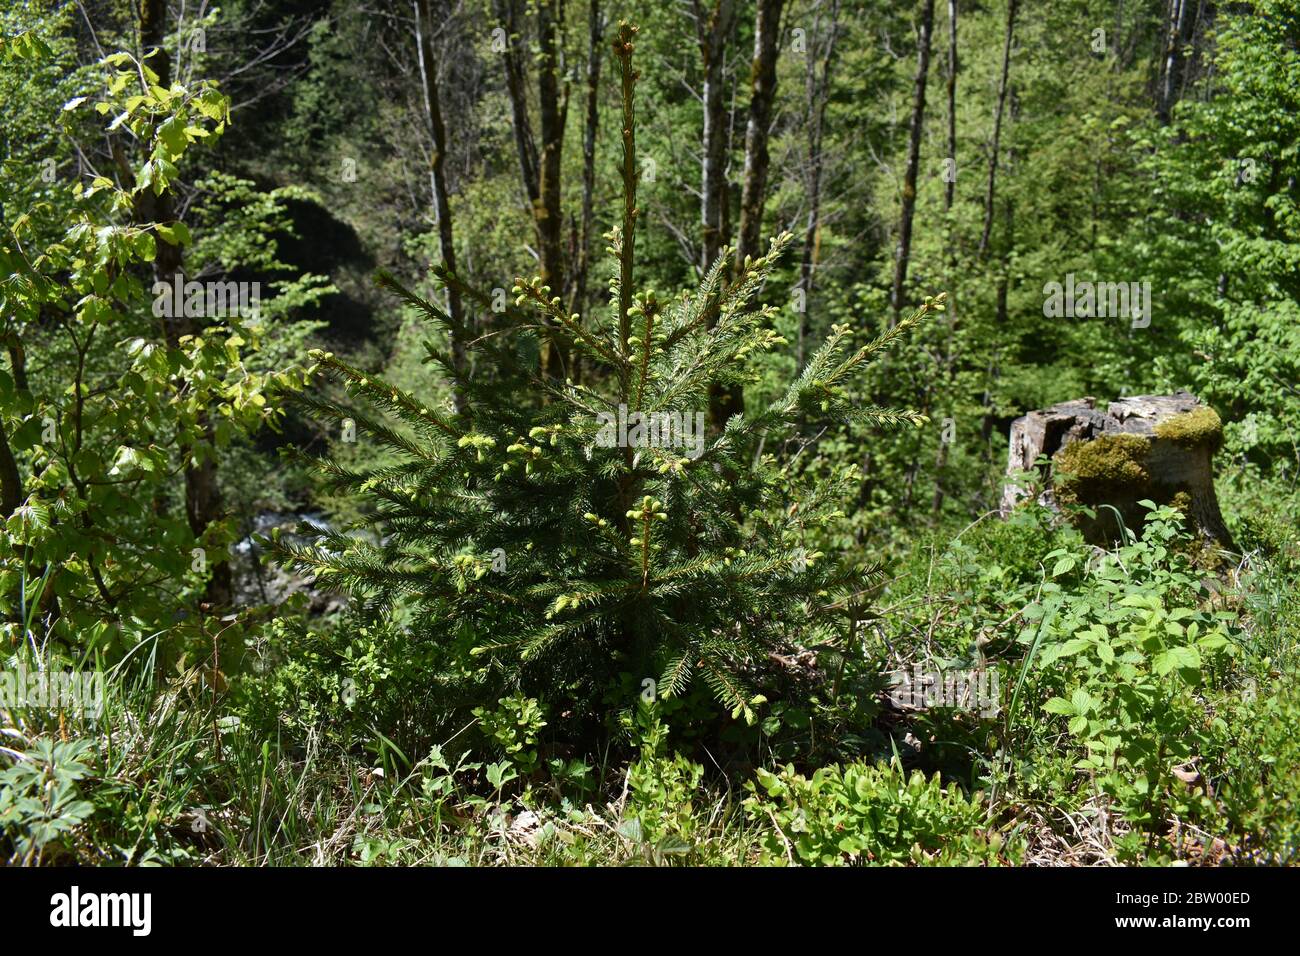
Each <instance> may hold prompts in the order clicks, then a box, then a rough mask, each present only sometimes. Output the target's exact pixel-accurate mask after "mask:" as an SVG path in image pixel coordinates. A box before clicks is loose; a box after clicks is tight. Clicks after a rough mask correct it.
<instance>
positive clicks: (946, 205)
mask: <svg viewBox="0 0 1300 956" xmlns="http://www.w3.org/2000/svg"><path fill="white" fill-rule="evenodd" d="M957 67H958V60H957V0H948V160H949V161H950V162H951V163H952V168H951V170H950V172H951V175H950V176H949V177H948V182H947V183H946V184H945V185H946V188H945V190H944V194H943V211H944V212H945V213H949V214H950V213H951V212H952V204H953V200H954V199H955V198H956V192H957ZM956 249H957V244H956V242H954V241H953V236H952V221H951V217H950V218H949V222H948V264H949V269H948V280H949V283H951V280H952V277H953V276H954V275H956V271H957V269H956V266H957V251H956ZM947 291H948V308H947V309H946V310H945V324H946V325H947V341H946V343H945V348H944V359H943V361H944V365H943V380H944V382H945V383H947V384H948V385H949V386H951V383H952V373H953V367H954V363H955V362H956V360H957V356H956V355H955V354H954V351H953V350H954V346H955V344H956V343H955V340H956V330H957V307H956V302H955V299H956V297H955V296H954V295H953V290H952V289H948V290H947ZM947 391H951V388H949V389H948V390H947ZM954 424H955V423H954ZM949 444H950V442H949V439H948V436H947V434H946V432H945V434H944V436H943V437H942V438H941V439H940V441H939V447H938V449H937V450H936V451H935V453H934V497H933V498H932V499H931V500H930V513H931V514H934V515H937V514H939V512H940V511H941V510H942V509H943V499H944V489H943V481H944V477H945V476H944V472H945V470H946V469H947V467H948V456H949V454H950V453H951V450H950V448H949Z"/></svg>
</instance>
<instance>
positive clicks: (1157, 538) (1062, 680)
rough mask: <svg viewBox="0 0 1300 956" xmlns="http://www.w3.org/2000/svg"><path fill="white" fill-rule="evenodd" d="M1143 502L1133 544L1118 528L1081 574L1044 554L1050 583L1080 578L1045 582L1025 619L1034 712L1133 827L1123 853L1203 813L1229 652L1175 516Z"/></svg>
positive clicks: (1069, 557) (1223, 616)
mask: <svg viewBox="0 0 1300 956" xmlns="http://www.w3.org/2000/svg"><path fill="white" fill-rule="evenodd" d="M1143 504H1144V505H1145V506H1146V507H1147V508H1148V509H1149V515H1148V518H1147V521H1146V524H1145V526H1144V528H1143V532H1142V537H1141V538H1140V539H1138V538H1135V537H1134V536H1133V535H1132V533H1131V532H1129V538H1128V541H1127V543H1126V544H1124V545H1123V546H1121V547H1119V548H1117V549H1115V550H1114V551H1107V552H1102V553H1100V554H1099V555H1098V556H1097V557H1096V559H1095V560H1092V561H1090V562H1086V564H1084V566H1082V567H1080V564H1081V560H1080V559H1081V557H1082V556H1081V555H1080V554H1079V553H1078V552H1071V551H1068V550H1060V551H1056V552H1053V553H1051V554H1049V555H1048V556H1047V557H1048V559H1049V560H1050V559H1055V560H1056V563H1055V565H1054V567H1053V576H1054V577H1056V578H1060V579H1064V580H1066V581H1067V582H1068V581H1069V579H1070V577H1072V576H1081V580H1080V581H1079V582H1078V584H1077V585H1074V586H1071V587H1069V588H1068V589H1067V588H1063V587H1061V586H1059V585H1057V584H1051V585H1049V586H1047V587H1045V588H1044V594H1045V599H1044V601H1043V603H1042V606H1041V615H1040V614H1039V613H1038V610H1037V609H1036V611H1035V613H1034V615H1033V616H1035V617H1038V616H1041V626H1040V628H1039V630H1040V636H1039V637H1038V638H1037V639H1036V645H1037V646H1041V648H1042V650H1041V652H1040V653H1039V654H1038V658H1037V664H1038V667H1039V677H1038V682H1039V686H1040V688H1041V689H1042V690H1043V691H1044V692H1045V695H1046V696H1048V699H1047V700H1046V701H1045V702H1044V703H1043V705H1042V708H1043V710H1044V711H1045V712H1046V713H1047V714H1049V715H1057V716H1056V717H1055V719H1056V720H1063V721H1064V722H1065V729H1066V730H1067V731H1068V733H1069V735H1070V737H1071V738H1072V739H1073V741H1074V742H1075V744H1076V746H1077V747H1079V748H1081V750H1082V753H1081V754H1079V759H1078V760H1077V762H1076V763H1075V768H1076V769H1077V770H1079V771H1082V772H1084V773H1086V774H1087V775H1088V776H1089V777H1090V778H1091V779H1092V781H1093V782H1094V784H1095V786H1096V788H1097V789H1098V791H1100V792H1101V793H1103V794H1105V795H1107V796H1109V797H1110V798H1111V799H1112V800H1113V801H1114V803H1115V805H1116V807H1117V809H1118V810H1119V811H1120V812H1121V813H1122V815H1123V817H1124V818H1125V820H1126V821H1127V822H1128V823H1129V824H1130V825H1131V826H1132V827H1133V828H1134V831H1132V832H1131V833H1130V834H1129V835H1128V836H1127V837H1126V838H1125V839H1124V840H1123V841H1122V843H1121V846H1120V849H1121V850H1124V851H1127V852H1129V853H1130V854H1131V855H1136V854H1137V853H1138V852H1139V851H1140V849H1141V845H1142V838H1141V837H1140V836H1139V835H1138V831H1141V832H1143V833H1147V834H1149V835H1150V836H1149V839H1148V840H1147V843H1148V846H1150V844H1151V843H1152V842H1153V841H1154V838H1155V835H1157V834H1158V832H1159V831H1160V830H1162V829H1163V823H1164V820H1165V819H1166V818H1167V817H1168V816H1170V815H1173V816H1176V817H1179V818H1181V819H1189V818H1190V819H1202V818H1204V817H1205V816H1206V815H1207V814H1208V813H1209V812H1210V809H1211V808H1210V805H1209V804H1208V803H1207V796H1206V792H1205V783H1204V781H1205V779H1206V778H1207V777H1212V776H1213V774H1214V764H1215V760H1216V754H1220V753H1222V751H1223V748H1224V747H1225V745H1226V743H1227V734H1228V727H1227V725H1226V723H1225V722H1224V721H1223V719H1222V717H1220V716H1219V715H1218V714H1217V712H1216V710H1217V708H1216V707H1215V706H1214V703H1213V701H1214V697H1213V694H1214V691H1215V688H1216V687H1222V686H1223V685H1224V684H1225V683H1226V678H1227V676H1228V670H1229V668H1230V667H1231V665H1232V660H1233V658H1235V657H1237V656H1238V655H1239V654H1240V647H1239V645H1238V642H1237V639H1236V634H1235V633H1234V632H1233V631H1232V630H1231V629H1230V627H1231V624H1230V622H1231V621H1232V620H1234V619H1235V618H1236V615H1235V614H1234V613H1232V612H1228V611H1217V612H1216V611H1213V610H1211V609H1209V608H1208V607H1207V602H1208V598H1209V594H1208V592H1207V590H1206V589H1205V587H1204V585H1203V584H1202V583H1201V581H1200V578H1199V575H1198V574H1197V573H1196V570H1195V569H1194V567H1193V566H1192V563H1191V560H1190V558H1189V557H1188V555H1187V553H1186V551H1187V550H1188V546H1189V541H1188V539H1187V536H1186V533H1185V532H1184V531H1183V530H1182V529H1181V526H1182V522H1183V516H1182V514H1181V513H1180V512H1179V511H1178V510H1176V509H1174V508H1171V507H1158V506H1156V505H1155V504H1154V503H1153V502H1150V501H1146V502H1143ZM1085 560H1086V559H1085Z"/></svg>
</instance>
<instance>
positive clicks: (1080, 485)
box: [1001, 391, 1232, 548]
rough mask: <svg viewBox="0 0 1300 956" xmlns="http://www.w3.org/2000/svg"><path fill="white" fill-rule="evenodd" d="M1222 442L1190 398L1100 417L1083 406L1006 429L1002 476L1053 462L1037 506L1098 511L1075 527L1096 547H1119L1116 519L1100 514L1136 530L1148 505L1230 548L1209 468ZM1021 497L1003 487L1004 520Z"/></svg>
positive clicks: (1154, 398) (1146, 398)
mask: <svg viewBox="0 0 1300 956" xmlns="http://www.w3.org/2000/svg"><path fill="white" fill-rule="evenodd" d="M1222 440H1223V425H1222V423H1221V422H1220V421H1219V416H1218V415H1217V414H1215V412H1214V409H1212V408H1210V407H1209V406H1208V405H1205V404H1203V403H1202V402H1201V401H1200V400H1199V399H1198V398H1196V396H1194V395H1192V394H1191V393H1190V392H1182V391H1180V392H1176V393H1175V394H1173V395H1140V396H1135V397H1132V398H1121V399H1119V400H1117V401H1114V402H1111V403H1110V406H1109V407H1108V408H1107V409H1106V410H1105V411H1102V410H1101V409H1099V408H1098V407H1097V401H1096V399H1093V398H1081V399H1076V400H1075V401H1072V402H1062V403H1061V404H1059V405H1053V406H1052V407H1051V408H1045V409H1041V410H1039V411H1034V412H1030V413H1029V414H1028V415H1025V416H1023V417H1021V418H1017V419H1016V420H1015V421H1014V422H1012V423H1011V449H1010V453H1009V455H1008V460H1007V476H1008V478H1010V477H1011V476H1013V475H1016V474H1018V473H1020V472H1026V471H1034V470H1035V469H1039V468H1040V466H1039V465H1037V464H1036V463H1037V462H1038V460H1039V458H1040V456H1046V457H1047V458H1049V459H1050V460H1051V463H1050V465H1049V466H1048V467H1047V468H1046V469H1045V470H1042V469H1040V470H1042V471H1043V478H1044V479H1045V481H1044V487H1045V489H1046V490H1045V491H1043V493H1042V494H1041V495H1040V496H1039V501H1040V502H1041V503H1042V504H1043V505H1045V506H1047V507H1049V508H1054V509H1056V510H1060V506H1062V505H1069V504H1079V505H1086V506H1088V507H1089V508H1091V509H1092V510H1093V511H1095V517H1091V518H1089V517H1087V516H1086V515H1078V516H1077V519H1076V520H1077V521H1078V523H1079V527H1080V529H1081V530H1082V531H1083V533H1084V534H1085V536H1087V537H1088V539H1089V540H1092V541H1097V542H1102V541H1109V540H1112V539H1114V538H1116V537H1118V523H1117V522H1116V520H1115V515H1114V514H1113V513H1112V512H1110V510H1109V509H1103V508H1102V507H1101V506H1102V505H1110V506H1112V507H1113V508H1115V509H1116V510H1117V511H1118V512H1119V513H1120V515H1121V516H1122V517H1123V520H1124V524H1125V525H1126V526H1127V527H1129V528H1131V529H1134V530H1138V529H1140V528H1141V526H1142V522H1143V518H1144V516H1145V514H1146V511H1145V509H1144V508H1143V507H1142V506H1141V505H1139V504H1138V502H1140V501H1142V500H1144V499H1151V500H1152V501H1155V502H1157V503H1158V504H1171V505H1173V506H1174V507H1176V508H1178V509H1179V510H1181V511H1182V512H1183V513H1184V514H1185V515H1186V516H1187V518H1188V520H1189V521H1190V522H1191V524H1192V525H1193V527H1194V528H1195V529H1196V530H1197V531H1198V532H1199V533H1200V534H1201V535H1202V537H1204V538H1205V539H1206V540H1207V541H1211V542H1215V543H1217V544H1219V545H1222V546H1225V547H1229V548H1231V547H1232V540H1231V538H1230V537H1229V535H1228V530H1227V528H1226V527H1224V524H1223V515H1222V513H1221V512H1220V511H1219V500H1218V498H1217V497H1216V496H1215V494H1214V472H1213V469H1212V467H1211V462H1212V460H1213V457H1214V453H1215V452H1216V451H1217V450H1218V448H1219V445H1220V444H1221V443H1222ZM1025 494H1026V492H1025V491H1024V490H1023V489H1022V488H1020V487H1019V486H1018V485H1017V484H1016V483H1014V482H1008V483H1007V485H1006V486H1005V487H1004V489H1003V494H1002V507H1001V510H1002V513H1003V515H1006V514H1008V513H1010V511H1011V509H1012V508H1014V507H1015V506H1016V504H1017V503H1018V502H1019V501H1020V500H1021V499H1022V498H1023V497H1024V496H1025Z"/></svg>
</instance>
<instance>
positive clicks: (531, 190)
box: [497, 0, 541, 209]
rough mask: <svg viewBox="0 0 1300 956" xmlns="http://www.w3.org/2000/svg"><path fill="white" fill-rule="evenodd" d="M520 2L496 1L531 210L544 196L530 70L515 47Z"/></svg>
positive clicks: (512, 113) (512, 122) (521, 171)
mask: <svg viewBox="0 0 1300 956" xmlns="http://www.w3.org/2000/svg"><path fill="white" fill-rule="evenodd" d="M518 5H519V0H497V15H498V16H499V17H500V19H501V22H502V25H503V26H504V28H505V31H506V34H507V36H508V40H507V45H506V49H505V52H503V53H502V54H501V60H502V63H503V64H504V65H505V74H506V94H507V95H508V97H509V99H510V126H511V128H512V129H513V130H514V134H515V151H516V152H517V153H518V156H519V175H520V179H521V180H522V181H523V185H524V197H525V199H526V200H527V202H528V208H529V209H532V208H534V207H535V206H536V204H537V202H538V198H539V196H540V195H541V193H540V191H539V187H538V176H539V173H538V159H537V144H536V143H535V142H534V140H533V127H532V123H531V122H530V121H529V118H528V91H527V87H526V79H527V75H528V74H527V70H526V67H525V64H524V58H523V55H522V54H521V53H520V52H519V50H518V49H517V47H516V43H520V44H521V43H522V42H523V36H522V35H521V34H520V32H519V29H520V27H519V13H518Z"/></svg>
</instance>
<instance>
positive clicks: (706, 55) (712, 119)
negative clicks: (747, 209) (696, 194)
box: [695, 0, 735, 275]
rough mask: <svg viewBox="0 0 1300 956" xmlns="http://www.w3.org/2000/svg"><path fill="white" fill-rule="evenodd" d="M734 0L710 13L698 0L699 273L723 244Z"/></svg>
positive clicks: (722, 1)
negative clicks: (726, 80)
mask: <svg viewBox="0 0 1300 956" xmlns="http://www.w3.org/2000/svg"><path fill="white" fill-rule="evenodd" d="M734 13H735V7H734V3H733V0H715V3H714V6H713V9H712V10H711V11H709V12H708V13H707V14H706V13H705V11H704V10H703V8H702V7H701V4H700V0H695V23H696V32H697V38H698V41H699V46H700V59H701V62H702V64H703V67H704V89H703V99H704V156H703V159H702V160H701V163H700V165H701V185H700V218H701V222H702V225H703V231H702V236H701V238H702V240H703V241H702V245H701V253H700V261H699V270H700V274H701V275H704V273H706V272H708V271H709V269H711V268H712V267H713V264H714V262H716V261H717V259H718V256H719V255H720V254H721V251H722V246H723V210H724V206H725V205H726V191H727V184H726V175H727V170H726V163H727V122H726V119H727V110H726V101H725V99H724V95H725V93H726V90H725V89H724V86H723V75H722V68H723V65H724V57H725V51H726V44H727V40H728V38H730V36H731V31H732V27H733V25H734Z"/></svg>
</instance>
